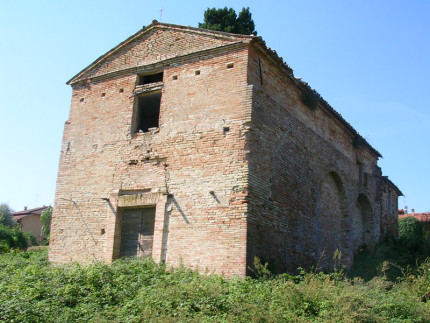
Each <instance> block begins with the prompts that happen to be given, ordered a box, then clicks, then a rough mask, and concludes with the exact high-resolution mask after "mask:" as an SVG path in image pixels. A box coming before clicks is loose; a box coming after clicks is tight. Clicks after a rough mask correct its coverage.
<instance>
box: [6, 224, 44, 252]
mask: <svg viewBox="0 0 430 323" xmlns="http://www.w3.org/2000/svg"><path fill="white" fill-rule="evenodd" d="M29 244H30V245H36V244H37V241H36V237H35V236H34V235H33V234H31V233H28V232H23V231H21V229H20V228H19V227H18V226H15V227H7V226H4V225H0V254H1V253H5V252H9V251H11V250H25V249H27V247H28V245H29Z"/></svg>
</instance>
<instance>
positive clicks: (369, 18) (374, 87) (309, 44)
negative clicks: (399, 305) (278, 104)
mask: <svg viewBox="0 0 430 323" xmlns="http://www.w3.org/2000/svg"><path fill="white" fill-rule="evenodd" d="M224 6H228V7H232V8H234V9H235V10H236V11H237V12H238V11H240V10H241V9H242V7H248V6H249V7H250V10H251V12H252V16H253V19H254V21H255V23H256V29H257V31H258V34H259V35H260V36H262V37H263V39H264V40H265V41H266V43H267V45H268V46H269V47H271V48H273V49H275V50H276V51H277V53H278V54H279V55H280V56H282V57H283V58H284V60H285V61H286V62H287V63H288V64H289V65H290V66H291V67H292V68H293V69H294V73H295V76H297V77H302V78H303V80H304V81H306V82H308V83H309V84H310V85H311V86H312V87H313V88H315V89H316V90H317V91H318V92H319V93H320V94H321V95H322V96H323V98H324V99H326V100H327V101H328V102H329V103H330V104H331V105H332V106H333V107H334V108H335V109H336V110H337V111H338V112H339V113H341V114H342V115H343V117H344V118H345V119H346V120H347V121H348V122H349V123H351V124H352V126H353V127H355V128H356V129H357V130H358V131H359V132H360V134H362V135H363V136H364V137H365V138H366V139H367V140H368V141H369V142H370V144H372V145H373V146H374V147H375V148H376V149H377V150H378V151H380V152H381V154H382V155H383V156H384V158H383V159H380V161H379V165H380V166H381V167H382V171H383V174H384V175H388V176H389V177H390V179H391V180H393V182H394V183H395V184H397V186H398V187H399V188H400V189H401V190H402V191H403V193H404V194H405V197H403V198H401V199H400V200H399V207H403V206H405V205H407V206H408V208H409V210H411V209H412V208H414V209H415V211H416V212H424V211H430V172H429V166H428V165H429V161H430V109H429V100H430V99H429V98H427V96H428V95H429V94H430V82H429V79H428V76H429V75H430V36H429V35H430V1H395V0H391V1H383V0H377V1H370V0H368V1H331V0H326V1H298V0H294V1H272V0H266V1H229V2H225V1H205V0H201V1H187V2H184V1H171V0H165V1H142V0H141V1H137V0H121V1H119V0H117V1H113V0H103V1H100V0H91V1H83V0H74V1H60V0H58V1H54V0H52V1H43V0H38V1H24V0H22V1H6V0H5V1H0V36H1V43H0V44H1V45H0V152H1V158H0V203H1V202H6V203H9V205H10V206H11V207H12V208H13V209H15V210H21V209H22V208H23V207H24V206H28V207H29V208H30V207H36V206H40V205H44V204H45V205H49V204H53V201H54V194H55V184H56V176H57V168H58V161H59V155H60V144H61V138H62V132H63V126H64V122H65V121H66V120H67V118H68V110H69V104H70V98H71V89H70V87H69V86H67V85H66V84H65V82H66V81H67V80H69V79H70V78H71V77H72V76H74V75H75V74H77V73H78V72H79V71H80V70H82V69H83V68H84V67H86V66H87V65H89V64H90V63H91V62H93V61H94V60H95V59H96V58H97V57H99V56H100V55H102V54H104V53H105V52H106V51H108V50H109V49H111V48H112V47H114V46H116V45H117V44H118V43H120V42H121V41H123V40H124V39H126V38H127V37H128V36H130V35H131V34H133V33H135V32H137V31H138V30H139V29H140V28H142V26H144V25H148V24H150V23H151V21H152V20H153V19H157V20H160V9H164V11H163V14H162V18H161V21H162V22H167V23H174V24H181V25H190V26H197V24H198V22H202V21H203V12H204V10H205V9H206V8H208V7H211V8H212V7H217V8H219V7H224Z"/></svg>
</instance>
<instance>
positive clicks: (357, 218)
mask: <svg viewBox="0 0 430 323" xmlns="http://www.w3.org/2000/svg"><path fill="white" fill-rule="evenodd" d="M374 229H375V224H374V221H373V210H372V205H371V204H370V201H369V199H368V198H367V196H366V195H364V194H360V195H358V198H357V202H356V204H355V212H354V218H353V230H354V231H353V246H354V251H357V250H358V249H359V248H360V247H362V246H368V247H372V246H373V245H374V243H375V234H374V231H375V230H374Z"/></svg>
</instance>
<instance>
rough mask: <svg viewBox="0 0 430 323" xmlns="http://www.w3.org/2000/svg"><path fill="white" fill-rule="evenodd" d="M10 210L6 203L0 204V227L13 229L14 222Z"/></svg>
mask: <svg viewBox="0 0 430 323" xmlns="http://www.w3.org/2000/svg"><path fill="white" fill-rule="evenodd" d="M12 212H13V211H12V210H11V208H10V207H9V205H7V204H6V203H2V204H0V225H4V226H6V227H13V226H14V225H15V221H14V220H13V216H12Z"/></svg>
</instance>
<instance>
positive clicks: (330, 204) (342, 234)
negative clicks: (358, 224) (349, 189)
mask: <svg viewBox="0 0 430 323" xmlns="http://www.w3.org/2000/svg"><path fill="white" fill-rule="evenodd" d="M318 213H319V217H318V223H317V228H316V231H317V237H316V238H317V241H315V243H316V244H317V249H318V252H317V257H318V259H316V261H317V263H318V265H319V266H321V267H323V268H327V269H332V268H333V267H332V266H333V263H334V260H333V256H334V253H335V251H336V249H338V250H339V251H341V253H342V259H341V261H342V263H344V264H346V265H349V264H350V263H351V260H352V258H351V256H352V253H351V252H350V246H349V233H350V225H349V218H348V206H347V199H346V192H345V187H344V185H343V182H342V179H341V178H340V176H339V175H338V174H337V173H335V172H330V173H328V174H327V175H326V177H325V178H324V180H323V182H322V184H321V195H320V198H319V201H318Z"/></svg>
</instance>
